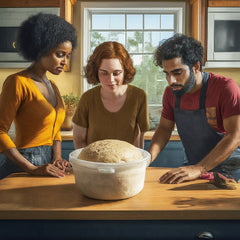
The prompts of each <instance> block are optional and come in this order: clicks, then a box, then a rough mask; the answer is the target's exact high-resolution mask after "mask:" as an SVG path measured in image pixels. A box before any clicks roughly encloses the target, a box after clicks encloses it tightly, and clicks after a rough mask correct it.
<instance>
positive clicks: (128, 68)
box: [73, 42, 149, 149]
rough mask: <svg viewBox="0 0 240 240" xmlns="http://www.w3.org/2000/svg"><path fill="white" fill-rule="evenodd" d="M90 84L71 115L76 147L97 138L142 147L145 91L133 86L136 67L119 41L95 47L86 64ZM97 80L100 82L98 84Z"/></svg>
mask: <svg viewBox="0 0 240 240" xmlns="http://www.w3.org/2000/svg"><path fill="white" fill-rule="evenodd" d="M84 70H85V76H86V78H87V81H88V83H89V84H93V85H98V86H96V87H94V88H92V89H90V90H88V91H87V92H85V93H84V94H83V95H82V96H81V99H80V101H79V103H78V107H77V110H76V112H75V115H74V117H73V141H74V146H75V148H76V149H77V148H82V147H84V146H87V145H88V144H90V143H92V142H95V141H97V140H103V139H118V140H123V141H127V142H129V143H131V144H134V145H135V146H136V147H140V148H143V146H144V132H146V131H147V130H148V129H149V120H148V110H147V97H146V93H145V92H144V91H143V90H142V89H140V88H137V87H135V86H133V85H129V83H130V82H132V81H133V78H134V75H135V72H136V71H135V69H134V67H133V62H132V59H131V58H130V56H129V53H128V52H127V50H126V49H125V48H124V47H123V45H122V44H120V43H118V42H104V43H102V44H100V45H99V46H97V47H96V49H95V50H94V52H93V54H92V55H91V56H90V58H89V60H88V63H87V66H86V67H85V69H84ZM99 83H100V84H99Z"/></svg>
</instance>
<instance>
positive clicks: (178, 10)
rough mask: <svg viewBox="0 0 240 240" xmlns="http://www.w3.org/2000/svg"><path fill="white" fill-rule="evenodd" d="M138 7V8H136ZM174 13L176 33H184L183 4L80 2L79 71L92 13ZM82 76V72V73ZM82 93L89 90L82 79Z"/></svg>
mask: <svg viewBox="0 0 240 240" xmlns="http://www.w3.org/2000/svg"><path fill="white" fill-rule="evenodd" d="M136 6H138V7H136ZM93 12H94V13H106V14H109V13H120V12H122V13H124V14H126V13H145V14H147V13H150V14H154V13H158V14H159V13H165V12H166V13H174V14H175V16H176V18H175V22H174V25H175V26H176V32H178V33H185V13H186V3H185V2H81V36H82V37H81V38H82V39H81V49H82V52H81V58H82V59H81V61H80V62H81V63H82V65H81V69H83V67H84V66H85V65H86V64H87V59H88V56H89V54H90V52H89V50H90V45H89V44H90V33H89V31H88V30H89V28H90V16H91V14H92V13H93ZM82 75H83V72H82ZM82 86H83V89H82V90H83V92H85V91H87V90H88V89H90V88H91V85H89V84H88V83H87V81H86V79H85V78H83V84H82Z"/></svg>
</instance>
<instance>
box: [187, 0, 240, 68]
mask: <svg viewBox="0 0 240 240" xmlns="http://www.w3.org/2000/svg"><path fill="white" fill-rule="evenodd" d="M190 5H191V8H192V36H193V37H194V38H195V39H197V40H199V41H200V42H201V43H202V45H203V47H204V58H203V66H205V67H206V68H208V67H213V68H218V67H221V68H227V67H231V68H233V67H237V68H239V67H240V46H239V42H240V33H239V30H238V29H239V25H240V1H239V0H236V1H235V0H233V1H225V0H190Z"/></svg>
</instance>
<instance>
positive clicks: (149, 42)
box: [144, 32, 162, 53]
mask: <svg viewBox="0 0 240 240" xmlns="http://www.w3.org/2000/svg"><path fill="white" fill-rule="evenodd" d="M161 40H162V39H161V32H144V52H145V53H153V52H154V51H155V49H156V48H157V47H158V45H159V42H160V41H161Z"/></svg>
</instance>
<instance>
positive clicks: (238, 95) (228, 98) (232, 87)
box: [220, 79, 240, 119]
mask: <svg viewBox="0 0 240 240" xmlns="http://www.w3.org/2000/svg"><path fill="white" fill-rule="evenodd" d="M220 102H221V103H222V104H221V114H222V118H223V119H225V118H228V117H231V116H234V115H239V114H240V89H239V87H238V85H237V83H236V82H235V81H233V80H232V79H229V80H228V81H227V82H226V84H225V87H224V88H223V91H222V93H221V96H220Z"/></svg>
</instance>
